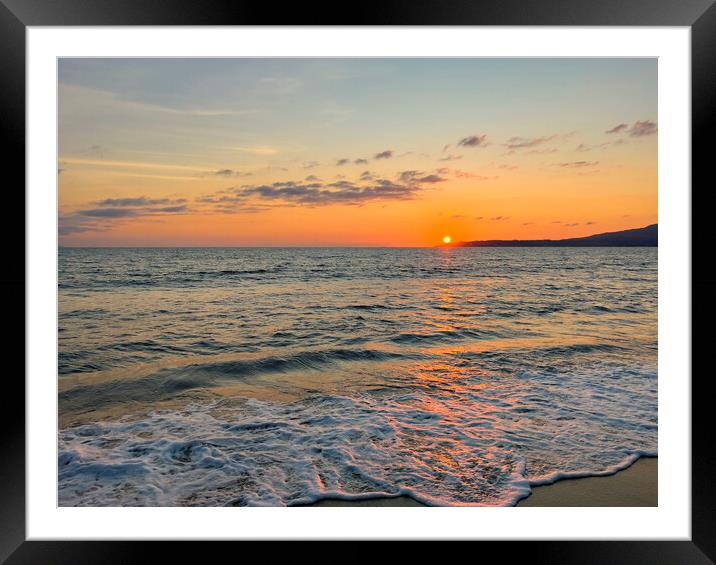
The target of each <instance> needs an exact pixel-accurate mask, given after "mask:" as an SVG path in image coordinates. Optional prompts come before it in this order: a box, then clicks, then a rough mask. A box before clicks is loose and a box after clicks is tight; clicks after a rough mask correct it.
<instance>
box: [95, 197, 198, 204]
mask: <svg viewBox="0 0 716 565" xmlns="http://www.w3.org/2000/svg"><path fill="white" fill-rule="evenodd" d="M184 202H186V198H177V199H171V198H147V197H146V196H137V197H135V198H105V199H104V200H98V201H97V202H95V204H97V205H99V206H158V205H161V204H183V203H184Z"/></svg>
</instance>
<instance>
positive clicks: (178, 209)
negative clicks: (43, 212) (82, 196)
mask: <svg viewBox="0 0 716 565" xmlns="http://www.w3.org/2000/svg"><path fill="white" fill-rule="evenodd" d="M187 211H188V208H187V206H186V205H185V204H182V205H179V206H164V207H161V208H121V207H120V208H89V209H87V210H80V211H79V212H77V213H78V214H79V215H80V216H89V217H91V218H133V217H137V216H153V215H157V214H179V213H182V214H183V213H185V212H187Z"/></svg>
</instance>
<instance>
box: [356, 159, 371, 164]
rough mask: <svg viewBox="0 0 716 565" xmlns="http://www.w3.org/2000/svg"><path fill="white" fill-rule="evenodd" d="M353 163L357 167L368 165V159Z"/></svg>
mask: <svg viewBox="0 0 716 565" xmlns="http://www.w3.org/2000/svg"><path fill="white" fill-rule="evenodd" d="M353 163H354V164H355V165H367V164H368V159H356V160H355V161H353Z"/></svg>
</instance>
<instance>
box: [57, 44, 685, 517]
mask: <svg viewBox="0 0 716 565" xmlns="http://www.w3.org/2000/svg"><path fill="white" fill-rule="evenodd" d="M327 52H330V51H329V50H327ZM667 62H668V61H667ZM658 63H659V59H658V58H656V57H520V58H513V57H468V56H466V57H457V56H453V57H421V56H416V57H387V56H386V57H347V56H345V57H280V58H276V57H215V58H207V57H191V58H189V57H186V58H185V57H145V58H128V57H99V56H98V57H69V56H60V57H58V58H57V59H56V64H57V132H56V134H57V175H56V179H57V309H58V311H57V335H56V338H57V375H54V374H53V373H52V372H50V374H48V375H47V376H46V379H47V380H46V386H47V387H50V390H52V391H54V389H52V388H51V387H52V386H54V385H55V384H56V386H57V414H56V422H57V505H58V506H59V507H74V506H83V507H129V506H133V507H137V506H139V507H187V506H204V507H227V506H228V507H232V506H251V507H259V506H261V507H306V506H318V507H336V506H342V507H359V506H370V507H435V506H440V507H445V506H451V507H453V506H478V507H516V508H522V507H530V506H533V507H534V506H540V507H658V506H659V500H658V498H659V497H658V457H657V456H658V439H659V435H658V416H659V410H658V402H657V398H658V361H659V359H658V357H659V355H658V352H659V340H658V337H659V331H658V330H659V328H658V304H659V301H658V298H659V294H658V283H659V277H658V274H659V273H658V231H659V230H658V207H659V198H658V188H659V174H658V173H659V166H658V165H659V163H658V138H659V131H658V130H659V123H658V117H659V114H658V110H659V107H658V104H659V100H658V98H659V96H658V95H659V90H658V88H657V80H658V72H657V69H658ZM53 80H54V79H53ZM662 125H663V126H664V127H663V133H664V136H663V138H664V139H667V138H668V137H669V136H668V135H667V134H668V131H667V130H668V128H667V124H666V120H663V121H662ZM49 135H52V132H50V134H49ZM49 166H50V167H53V166H54V164H53V162H52V161H50V164H49ZM49 173H50V174H51V175H53V176H54V175H55V172H54V168H51V169H50V171H49ZM53 196H54V195H53ZM662 220H663V226H664V229H665V230H666V228H667V227H668V226H667V224H668V222H667V216H666V215H664V217H663V218H662ZM53 234H54V230H53ZM664 234H665V235H664V237H665V239H664V242H665V245H664V248H666V247H668V246H667V245H666V243H667V242H668V241H669V240H668V238H666V234H668V232H666V231H665V232H664ZM662 250H663V249H662ZM52 252H53V253H54V247H53V250H52ZM662 260H663V257H662ZM663 266H664V265H662V268H663ZM53 269H54V267H53ZM662 288H663V287H662ZM667 310H668V309H667ZM663 313H664V310H662V314H663ZM53 332H54V329H53ZM662 353H663V351H662ZM53 358H54V354H53ZM670 376H676V375H670ZM55 378H56V382H54V381H53V380H54V379H55ZM683 378H684V379H686V378H687V376H686V375H684V376H683ZM667 381H668V379H665V380H664V382H667ZM52 394H54V392H52ZM663 407H664V405H662V408H663ZM48 414H52V411H51V410H49V411H48ZM52 416H53V417H54V416H55V415H54V414H52ZM662 431H664V430H662ZM51 433H52V434H53V435H52V438H51V439H53V440H54V433H55V432H54V430H52V432H51ZM662 455H663V460H662V463H664V466H663V467H662V472H663V471H664V469H665V466H666V462H667V459H668V458H667V455H668V454H667V452H666V451H665V450H664V451H663V452H662ZM53 473H54V471H53ZM53 477H54V475H53ZM662 479H663V477H662ZM662 493H663V491H662ZM247 512H248V511H247ZM251 512H254V513H255V512H257V511H255V510H253V511H251ZM286 512H289V513H290V512H293V513H294V514H295V513H300V512H301V511H286ZM376 512H380V513H384V512H385V510H380V511H376ZM416 512H418V511H416ZM419 512H421V513H422V512H423V511H419ZM508 512H512V511H508ZM514 512H517V513H518V514H519V513H520V512H523V511H520V510H516V511H514ZM524 512H527V511H524Z"/></svg>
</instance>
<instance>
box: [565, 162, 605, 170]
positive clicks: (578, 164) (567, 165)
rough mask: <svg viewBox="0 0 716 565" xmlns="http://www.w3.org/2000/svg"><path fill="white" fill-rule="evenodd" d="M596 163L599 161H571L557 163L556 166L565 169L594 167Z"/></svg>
mask: <svg viewBox="0 0 716 565" xmlns="http://www.w3.org/2000/svg"><path fill="white" fill-rule="evenodd" d="M598 164H599V161H571V162H569V163H557V166H558V167H562V168H566V169H579V168H582V167H594V166H596V165H598Z"/></svg>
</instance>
